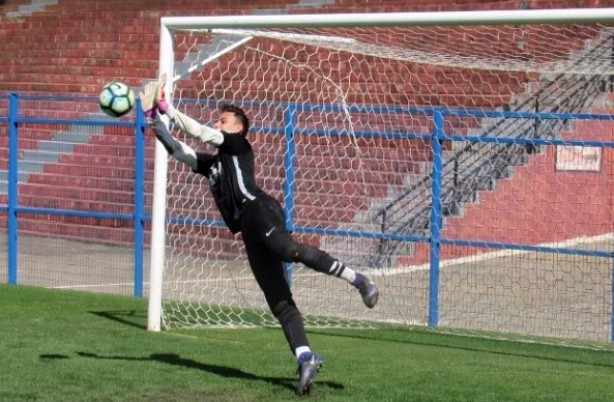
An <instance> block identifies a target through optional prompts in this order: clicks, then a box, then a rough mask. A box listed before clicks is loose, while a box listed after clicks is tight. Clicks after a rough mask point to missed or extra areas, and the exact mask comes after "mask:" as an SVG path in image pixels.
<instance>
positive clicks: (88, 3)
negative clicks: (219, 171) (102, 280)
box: [0, 0, 611, 263]
mask: <svg viewBox="0 0 614 402" xmlns="http://www.w3.org/2000/svg"><path fill="white" fill-rule="evenodd" d="M604 3H606V2H604V1H599V0H586V1H582V0H553V1H545V0H519V1H512V0H506V1H486V0H472V1H460V0H459V1H456V2H454V3H453V4H448V3H441V2H438V1H435V0H414V1H397V0H380V1H373V0H369V1H367V0H354V1H350V0H336V1H333V0H328V1H325V0H320V1H315V0H314V1H298V0H295V1H290V0H277V1H271V0H268V1H258V0H254V1H252V2H249V6H246V5H245V4H246V3H245V2H226V3H225V6H224V7H220V6H219V5H220V3H219V2H214V1H202V0H191V1H189V0H186V1H182V2H181V7H177V5H176V2H172V1H160V0H152V1H149V2H146V8H143V6H142V2H132V1H125V0H121V1H119V0H107V1H98V0H58V1H46V2H35V1H25V0H19V1H8V2H6V4H0V5H1V8H0V22H1V23H0V93H9V92H17V93H23V94H37V93H38V94H66V95H68V94H70V95H74V94H82V95H96V94H97V93H98V91H99V89H100V88H101V87H102V86H103V85H104V84H106V83H107V82H109V81H110V80H119V81H123V82H125V83H126V84H128V85H130V86H132V87H134V88H138V87H140V86H141V85H142V83H143V81H144V80H147V79H150V78H152V77H154V76H155V75H156V73H157V60H158V45H159V18H160V17H161V16H167V15H206V14H213V13H215V14H217V15H225V14H297V13H305V12H308V13H332V12H398V11H443V10H492V9H523V8H531V9H536V8H572V7H603V6H606V4H604ZM610 5H611V4H610ZM508 89H513V88H510V87H508ZM518 91H520V89H518ZM417 95H419V94H417ZM488 95H489V94H486V95H485V94H484V93H480V94H479V97H477V96H476V94H471V93H466V92H465V93H463V95H462V96H459V95H454V96H452V95H450V94H447V93H442V94H440V96H437V98H436V99H434V98H433V99H429V98H426V97H419V96H416V104H419V103H420V102H421V103H422V104H420V106H430V105H433V104H439V105H444V106H445V105H447V106H454V107H456V106H459V105H464V104H466V105H468V106H470V105H475V104H476V102H479V99H480V97H483V96H488ZM490 95H491V96H488V99H487V102H488V104H489V105H490V106H491V107H498V106H500V107H504V106H506V105H507V104H508V103H509V101H510V97H511V96H512V95H513V93H511V92H510V93H505V94H501V93H493V94H490ZM496 98H498V99H500V104H495V103H493V99H496ZM418 99H419V100H418ZM476 99H477V101H476ZM485 101H486V100H485ZM47 106H48V107H45V108H41V107H40V105H37V107H35V108H32V109H29V110H25V111H24V113H26V114H28V113H30V114H34V115H40V114H41V113H47V112H46V111H47V110H49V112H48V113H54V112H57V111H53V110H52V109H53V107H52V106H49V105H47ZM72 107H74V109H71V108H72ZM72 107H71V106H66V109H65V110H63V112H65V113H66V115H67V116H85V115H87V114H90V113H94V112H95V111H94V110H84V109H83V107H79V106H78V105H74V106H72ZM583 129H584V128H582V127H579V128H578V130H583ZM74 130H75V128H74V127H73V128H71V127H66V130H65V131H64V133H60V132H58V131H57V127H47V128H46V129H43V130H41V127H40V126H37V127H36V129H35V131H32V130H30V129H29V127H23V128H22V129H21V131H20V139H19V145H20V149H21V151H22V167H23V169H24V172H25V173H26V174H24V175H23V176H22V177H20V180H22V182H21V184H20V200H19V202H20V204H22V205H24V206H32V207H40V208H57V209H70V210H91V209H92V208H94V210H97V211H100V212H112V213H120V214H130V213H131V205H132V203H133V201H134V200H133V193H134V189H133V181H132V180H133V178H134V166H133V164H134V161H133V157H134V153H133V150H132V139H131V138H130V137H129V135H130V134H129V131H121V130H120V131H116V132H113V131H109V130H101V131H100V132H88V133H81V134H83V135H81V136H79V135H76V134H77V133H75V132H74ZM66 133H72V135H69V136H68V137H70V138H71V140H70V141H73V143H71V144H70V146H69V147H68V148H65V149H63V150H61V149H60V152H59V153H58V149H57V148H56V149H54V151H55V154H56V159H53V158H52V159H45V158H44V154H45V153H44V151H45V149H46V148H45V147H49V146H51V147H52V146H53V145H50V143H52V142H53V140H54V139H57V138H58V136H61V135H64V136H65V140H64V141H62V142H63V143H67V142H70V141H68V140H67V139H66V138H68V137H66ZM153 144H154V142H153V141H152V140H151V138H149V139H148V144H147V177H146V179H147V202H150V198H151V195H150V193H151V178H152V170H153V164H152V160H153ZM379 145H380V146H381V145H382V144H379ZM408 146H410V147H412V148H411V151H410V152H412V153H413V157H412V158H411V160H410V161H408V162H407V163H406V164H399V165H397V166H395V169H394V171H390V169H389V168H388V167H381V166H378V162H379V161H378V160H373V161H370V163H372V171H373V175H372V176H373V177H372V189H371V190H370V192H371V197H372V199H371V200H368V199H361V200H356V199H355V198H352V197H348V199H347V203H346V208H344V209H343V210H338V211H335V212H334V213H333V214H330V215H329V216H327V219H332V220H335V219H338V218H339V217H341V216H344V220H348V219H350V220H351V219H352V216H356V215H358V214H359V213H360V211H361V210H364V209H365V208H367V207H368V205H369V204H370V203H371V201H373V200H377V199H378V197H382V196H383V195H385V194H386V193H387V188H386V186H384V185H382V183H398V182H399V181H402V180H404V177H405V176H406V175H408V174H414V175H420V174H424V172H421V171H420V166H419V162H420V160H421V158H423V160H428V159H429V158H430V153H429V151H428V149H427V148H420V147H419V146H416V145H415V144H414V146H412V145H408ZM0 147H1V148H2V149H3V150H4V149H6V147H7V141H6V133H0ZM405 151H406V152H407V150H405ZM394 152H397V153H398V152H400V151H399V150H398V149H397V150H394V149H388V150H386V152H385V153H386V155H387V156H389V157H393V156H394ZM1 155H2V156H1V157H0V169H3V170H2V171H1V172H0V181H2V179H3V177H2V174H5V173H4V172H6V158H5V156H4V155H6V152H2V153H1ZM383 157H384V155H382V158H383ZM543 157H545V156H538V157H536V158H533V159H532V160H531V161H530V163H531V164H532V167H531V169H535V165H536V164H539V163H540V158H543ZM261 158H263V159H265V160H267V161H268V162H269V165H271V166H273V167H266V168H264V169H265V170H263V172H262V173H263V175H266V174H268V173H270V172H269V171H267V170H266V169H275V166H276V165H281V161H280V160H279V159H278V158H277V159H276V157H275V156H274V155H272V154H271V155H263V156H261ZM330 158H331V164H332V163H333V162H332V161H333V160H339V159H337V158H335V157H334V156H330ZM306 160H307V161H308V160H309V158H306ZM29 162H30V163H31V165H32V168H31V169H30V170H28V168H27V166H28V163H29ZM35 162H37V164H38V166H33V164H34V163H35ZM307 163H309V162H307ZM305 168H306V171H307V169H308V171H309V172H310V174H309V175H310V176H311V177H312V178H313V179H312V180H311V181H307V180H305V181H302V182H301V184H300V185H301V186H302V188H301V190H303V189H306V190H310V194H311V195H310V196H308V197H305V199H304V200H302V201H301V204H300V205H297V208H298V210H299V211H301V216H306V217H315V218H316V219H319V220H321V221H322V220H324V219H325V218H324V217H323V216H321V215H319V214H321V211H319V210H318V208H314V207H313V206H314V205H319V204H321V203H323V202H324V200H320V199H319V197H320V196H319V195H318V194H319V193H318V191H317V190H318V186H321V185H322V180H321V179H322V178H323V177H324V176H325V175H326V174H327V172H326V171H325V170H322V168H321V167H320V166H318V165H315V164H314V165H308V166H306V167H305ZM522 170H523V167H522V166H520V167H519V168H518V169H517V171H516V175H515V177H514V178H513V180H509V181H507V182H506V183H505V184H504V185H502V186H499V187H498V189H497V195H496V197H494V196H493V195H492V193H491V194H490V195H489V192H488V191H484V192H483V194H482V195H481V196H480V203H481V205H482V206H484V204H485V203H494V202H500V200H501V198H502V197H503V198H504V197H505V186H517V185H518V183H521V181H522ZM277 177H278V180H281V176H280V175H279V172H278V176H277ZM4 179H5V178H4ZM324 185H325V184H324ZM5 199H6V194H1V193H0V201H4V200H5ZM476 208H477V207H476V206H475V204H474V205H472V204H470V203H468V204H465V206H464V210H463V215H462V216H457V217H454V216H451V217H450V218H449V219H448V220H447V223H446V224H447V226H446V230H448V231H449V234H451V235H456V234H458V233H460V234H462V231H463V224H462V220H479V219H483V220H490V219H492V218H493V216H486V215H484V214H477V213H475V209H476ZM482 210H484V208H483V209H482ZM487 210H490V211H496V208H492V207H491V208H487ZM93 224H95V226H96V227H97V229H96V230H92V229H91V226H92V225H93ZM104 225H108V226H107V227H105V226H104ZM472 226H474V227H476V226H479V225H478V224H475V225H472ZM120 228H123V229H124V231H123V232H122V231H121V230H120V231H118V229H120ZM21 229H22V230H23V231H24V232H25V233H28V232H31V233H37V234H39V235H40V234H49V235H56V236H57V235H60V236H63V237H66V238H77V239H90V240H96V241H118V232H119V233H123V234H122V235H121V238H120V240H119V241H121V242H126V243H127V244H128V243H130V242H131V241H132V238H131V236H130V227H129V226H128V225H126V223H125V222H121V221H117V222H113V223H111V224H108V223H105V224H102V225H101V224H100V222H98V221H96V220H95V219H94V220H93V219H92V218H79V217H49V218H45V221H44V222H41V220H40V219H37V218H35V217H33V218H31V219H24V220H23V224H22V227H21ZM544 230H547V228H544ZM542 234H543V233H542ZM510 240H521V239H510ZM427 258H428V257H427V256H426V255H424V253H421V252H419V251H418V252H417V253H416V254H415V255H413V256H406V257H404V259H402V262H403V263H409V262H411V263H419V262H422V261H425V260H426V259H427ZM400 261H401V260H400Z"/></svg>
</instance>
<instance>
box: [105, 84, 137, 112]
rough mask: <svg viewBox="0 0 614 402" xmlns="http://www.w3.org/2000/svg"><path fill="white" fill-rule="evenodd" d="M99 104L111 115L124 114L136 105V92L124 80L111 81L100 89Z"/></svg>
mask: <svg viewBox="0 0 614 402" xmlns="http://www.w3.org/2000/svg"><path fill="white" fill-rule="evenodd" d="M99 104H100V109H102V111H103V112H105V113H106V114H108V115H109V116H112V117H120V116H123V115H125V114H126V113H128V112H129V111H131V110H132V107H133V106H134V92H133V91H132V89H130V87H129V86H127V85H126V84H124V83H122V82H111V83H109V84H107V85H105V86H104V88H102V91H100V96H99Z"/></svg>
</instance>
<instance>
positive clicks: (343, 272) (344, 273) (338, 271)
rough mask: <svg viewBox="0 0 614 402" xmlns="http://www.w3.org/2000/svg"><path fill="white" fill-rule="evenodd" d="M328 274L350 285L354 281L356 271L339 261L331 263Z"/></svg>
mask: <svg viewBox="0 0 614 402" xmlns="http://www.w3.org/2000/svg"><path fill="white" fill-rule="evenodd" d="M329 272H330V274H331V275H335V276H337V277H339V278H343V279H345V280H346V281H348V282H350V283H352V282H354V281H355V280H356V271H354V270H353V269H351V268H349V267H348V266H347V265H345V264H343V263H341V262H339V261H335V262H334V263H333V265H332V266H331V267H330V270H329Z"/></svg>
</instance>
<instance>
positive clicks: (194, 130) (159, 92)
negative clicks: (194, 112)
mask: <svg viewBox="0 0 614 402" xmlns="http://www.w3.org/2000/svg"><path fill="white" fill-rule="evenodd" d="M165 85H166V74H162V75H161V76H160V77H159V78H158V80H157V81H151V82H149V83H148V84H147V85H145V86H144V87H143V90H142V92H141V93H140V94H139V96H140V98H141V106H142V108H143V112H144V113H145V116H147V117H149V118H152V119H153V118H155V117H156V112H157V111H159V112H160V113H162V114H166V115H167V116H168V117H169V118H170V119H171V121H172V122H173V123H174V124H175V125H177V127H179V129H180V130H181V131H183V132H184V133H186V134H187V135H189V136H190V137H192V138H194V139H196V140H198V141H201V142H205V143H208V144H212V145H215V146H220V145H222V142H223V141H224V136H223V135H222V133H221V132H220V131H218V130H216V129H214V128H211V127H208V126H205V125H203V124H200V123H199V122H197V121H196V120H194V119H192V118H191V117H188V116H187V115H185V114H183V113H181V112H179V111H178V110H176V109H175V108H174V107H173V105H171V104H169V103H168V102H167V101H166V99H165V94H164V87H165Z"/></svg>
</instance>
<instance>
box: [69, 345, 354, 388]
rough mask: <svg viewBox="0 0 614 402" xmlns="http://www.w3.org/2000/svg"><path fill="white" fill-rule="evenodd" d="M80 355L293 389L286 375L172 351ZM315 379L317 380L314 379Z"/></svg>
mask: <svg viewBox="0 0 614 402" xmlns="http://www.w3.org/2000/svg"><path fill="white" fill-rule="evenodd" d="M77 354H78V355H79V356H81V357H88V358H93V359H108V360H126V361H145V362H147V361H153V362H161V363H166V364H170V365H173V366H180V367H187V368H191V369H196V370H201V371H204V372H207V373H211V374H215V375H219V376H221V377H226V378H237V379H240V380H252V381H263V382H266V383H268V384H272V385H275V386H279V387H283V388H287V389H291V390H292V391H294V387H295V384H296V381H297V380H296V379H294V378H288V377H264V376H259V375H256V374H252V373H248V372H245V371H243V370H239V369H236V368H232V367H227V366H218V365H215V364H208V363H201V362H198V361H196V360H192V359H185V358H182V357H181V356H179V355H177V354H174V353H153V354H151V355H149V356H147V357H129V356H101V355H98V354H95V353H88V352H78V353H77ZM316 381H317V380H316ZM317 386H318V387H328V388H332V389H343V388H344V387H343V385H342V384H339V383H337V382H332V381H317Z"/></svg>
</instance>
